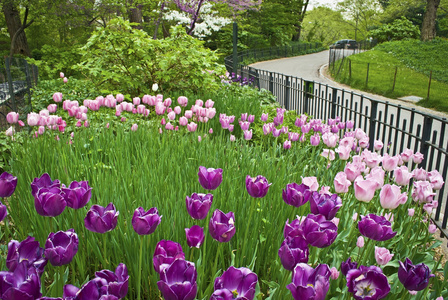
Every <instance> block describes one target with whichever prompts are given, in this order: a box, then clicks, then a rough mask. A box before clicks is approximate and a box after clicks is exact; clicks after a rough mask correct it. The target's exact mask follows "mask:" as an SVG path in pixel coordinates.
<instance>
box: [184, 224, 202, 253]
mask: <svg viewBox="0 0 448 300" xmlns="http://www.w3.org/2000/svg"><path fill="white" fill-rule="evenodd" d="M185 234H186V236H187V244H188V247H190V248H191V247H196V248H200V247H201V245H202V243H203V242H204V239H205V235H204V228H202V227H200V226H198V225H193V226H192V227H191V228H185Z"/></svg>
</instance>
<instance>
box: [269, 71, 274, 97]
mask: <svg viewBox="0 0 448 300" xmlns="http://www.w3.org/2000/svg"><path fill="white" fill-rule="evenodd" d="M269 91H270V92H271V93H274V76H272V72H269Z"/></svg>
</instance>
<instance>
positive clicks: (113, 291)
mask: <svg viewBox="0 0 448 300" xmlns="http://www.w3.org/2000/svg"><path fill="white" fill-rule="evenodd" d="M95 277H96V278H102V279H105V280H106V282H107V289H106V290H107V295H112V296H115V297H117V298H118V299H121V298H124V297H126V294H127V293H128V285H129V275H128V269H127V267H126V265H125V264H123V263H120V264H119V265H118V266H117V268H116V269H115V272H112V271H110V270H102V271H98V272H95ZM109 299H110V298H109Z"/></svg>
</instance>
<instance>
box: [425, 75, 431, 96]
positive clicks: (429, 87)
mask: <svg viewBox="0 0 448 300" xmlns="http://www.w3.org/2000/svg"><path fill="white" fill-rule="evenodd" d="M431 78H432V71H430V72H429V85H428V96H427V97H426V100H429V91H430V90H431Z"/></svg>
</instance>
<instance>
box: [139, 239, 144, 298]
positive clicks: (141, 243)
mask: <svg viewBox="0 0 448 300" xmlns="http://www.w3.org/2000/svg"><path fill="white" fill-rule="evenodd" d="M143 237H144V236H143V235H142V236H140V253H139V258H138V273H137V274H138V278H137V300H140V290H141V283H142V260H143Z"/></svg>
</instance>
